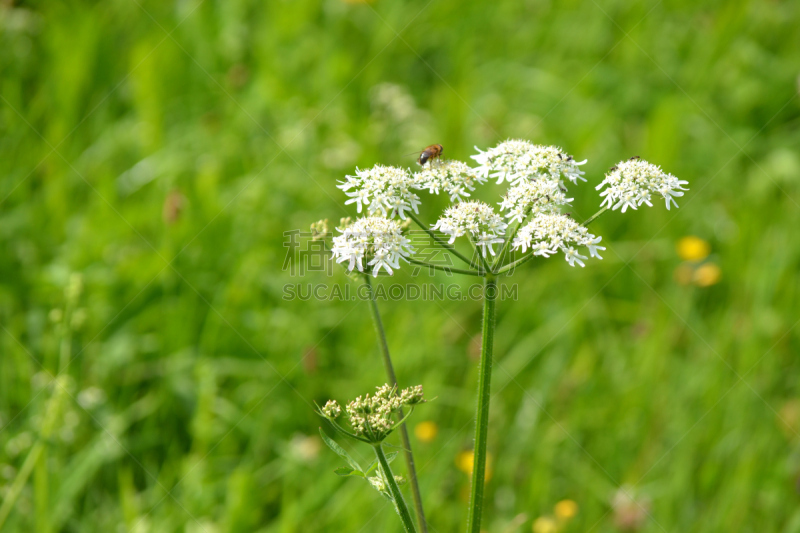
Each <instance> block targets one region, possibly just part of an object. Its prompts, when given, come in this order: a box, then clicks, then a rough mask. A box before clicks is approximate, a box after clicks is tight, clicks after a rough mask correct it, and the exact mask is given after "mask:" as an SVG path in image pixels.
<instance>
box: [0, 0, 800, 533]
mask: <svg viewBox="0 0 800 533" xmlns="http://www.w3.org/2000/svg"><path fill="white" fill-rule="evenodd" d="M0 6H1V7H0V45H2V51H0V95H2V99H1V100H0V201H2V203H1V204H0V325H2V330H3V331H0V354H2V355H0V428H2V429H0V497H2V499H3V500H5V499H6V498H8V496H9V494H10V493H11V492H12V490H13V489H12V484H13V482H14V480H15V479H18V475H19V473H20V470H21V469H22V468H23V465H24V462H25V458H26V457H28V456H29V454H30V451H31V449H33V448H34V447H36V446H37V445H38V446H40V449H41V454H40V455H39V456H38V459H37V461H36V462H35V464H34V465H33V470H32V474H31V476H30V478H29V479H28V481H27V483H26V484H25V485H24V486H23V487H21V492H20V493H19V497H18V498H17V499H16V500H15V503H14V505H13V508H12V509H11V513H10V515H9V517H8V520H7V521H6V523H5V525H4V528H3V531H14V532H17V531H19V532H28V531H37V532H55V531H71V532H72V531H74V532H95V531H98V532H99V531H102V532H108V531H131V532H143V531H185V532H192V533H194V532H198V533H199V532H208V533H210V532H222V531H231V532H239V531H260V532H291V531H303V532H312V531H353V532H359V531H362V532H367V531H399V522H398V521H397V519H396V517H395V516H394V513H393V511H392V510H391V509H390V508H389V507H388V506H387V505H386V504H385V502H384V501H383V500H382V498H381V497H380V496H379V495H378V494H377V493H375V492H374V491H372V490H371V489H370V488H369V487H368V486H367V485H366V484H365V483H359V482H358V481H357V480H353V479H343V478H338V477H337V476H335V475H334V474H333V473H332V470H333V469H334V468H335V467H337V466H339V464H338V463H337V458H336V457H335V456H334V455H333V453H330V452H329V451H328V450H327V449H324V448H321V447H320V441H319V438H318V437H317V436H316V433H317V428H318V426H320V425H321V423H320V420H319V418H318V417H317V416H316V415H315V414H314V412H313V403H312V402H313V401H317V402H323V401H324V400H326V399H327V398H330V397H335V398H338V399H339V400H344V399H347V398H350V397H353V396H355V395H358V394H362V393H364V392H367V391H369V390H370V389H371V388H372V387H373V386H374V385H375V384H377V383H382V382H383V381H384V377H383V369H382V366H381V363H380V358H379V354H378V351H377V344H376V340H375V338H374V334H373V330H372V325H371V323H370V319H369V314H368V309H367V307H366V305H364V304H363V303H358V302H331V301H315V300H313V299H312V300H308V301H301V300H295V301H289V302H287V301H284V300H283V299H282V297H283V294H284V293H283V287H284V285H285V284H287V283H298V282H301V281H302V282H303V283H309V282H325V283H333V282H337V283H342V284H345V283H352V282H351V281H349V280H348V278H347V277H345V276H344V275H343V274H342V272H341V270H340V269H339V270H336V271H335V272H336V274H335V276H334V279H328V278H326V277H325V276H324V275H322V274H320V273H312V274H309V275H307V276H306V277H305V278H293V277H291V276H290V274H289V272H288V271H285V270H283V269H282V267H283V265H284V260H285V256H286V252H287V248H285V246H284V243H285V237H284V231H286V230H290V229H302V230H305V229H306V228H307V227H308V224H309V222H311V221H312V220H316V219H319V218H325V217H329V218H331V219H332V220H338V218H339V217H341V216H347V215H355V210H354V209H345V208H344V207H343V205H342V204H343V199H344V196H343V194H342V193H341V191H339V190H338V189H336V188H335V185H336V180H337V179H341V177H342V176H343V175H344V174H345V173H349V172H352V170H353V169H354V167H355V166H356V165H360V166H370V165H372V164H374V163H376V162H382V163H386V164H402V165H411V164H413V156H406V157H404V154H406V153H408V152H412V151H414V150H418V149H420V148H421V147H423V146H425V145H427V144H431V143H434V142H436V143H442V144H443V145H444V146H445V151H446V155H448V156H450V157H455V158H459V159H467V158H468V156H469V155H470V154H471V153H474V150H473V145H477V146H479V147H481V148H484V149H485V148H486V147H488V146H493V145H494V144H495V143H497V142H499V141H501V140H504V139H505V138H508V137H522V138H527V139H531V140H532V141H534V142H537V143H543V144H558V145H560V146H562V147H563V148H564V149H565V150H566V151H568V152H569V153H572V154H575V156H576V157H577V158H578V159H583V158H588V160H589V162H588V164H587V165H586V166H585V167H584V169H585V170H586V171H587V177H588V178H589V183H587V184H583V185H581V186H579V187H577V188H572V190H571V191H572V192H574V196H575V197H576V202H575V209H574V211H573V213H574V214H575V216H576V217H577V218H585V217H587V216H589V215H590V214H591V213H593V212H594V211H595V210H596V209H597V206H598V205H599V201H600V199H599V198H598V197H597V194H596V191H594V188H593V186H594V185H595V184H597V183H598V182H599V181H600V180H601V179H602V178H601V176H602V174H603V172H604V171H605V170H606V169H607V168H608V167H610V166H612V165H613V164H614V163H616V162H617V161H619V160H621V159H624V158H627V157H630V156H632V155H641V156H642V157H643V158H646V159H648V160H650V161H652V162H655V163H658V164H661V165H663V167H664V168H665V169H666V170H667V171H669V172H672V173H673V174H675V175H677V176H679V177H680V178H681V179H687V180H689V182H690V187H691V191H690V192H689V193H687V196H686V197H684V199H683V201H682V202H680V205H681V208H680V209H679V210H677V211H676V210H672V211H666V210H665V209H664V208H663V206H662V205H657V206H656V207H654V208H652V209H641V210H639V211H637V212H628V213H626V214H625V215H621V214H619V213H614V214H607V215H604V216H603V217H601V218H600V219H599V220H598V221H597V222H596V223H595V225H593V226H592V228H593V231H596V232H598V233H599V234H601V235H603V236H604V243H605V242H607V245H608V247H609V249H608V250H607V252H606V254H605V257H606V259H605V260H604V261H602V262H597V261H594V262H591V263H590V264H589V266H587V268H586V269H570V268H569V267H568V266H567V265H566V263H565V262H564V261H563V260H561V259H552V260H550V261H535V262H533V263H529V264H528V265H526V268H524V269H521V270H520V271H518V273H517V274H516V275H515V276H514V277H513V278H512V279H509V280H506V281H505V282H504V283H506V284H510V283H517V284H518V289H519V293H518V294H519V299H518V301H515V302H503V303H501V304H500V306H499V315H498V318H499V326H498V330H497V336H496V339H497V340H496V349H495V352H496V357H497V361H496V366H495V371H494V376H495V377H494V392H495V395H494V397H493V405H492V411H491V424H492V425H491V430H490V450H491V453H492V459H493V460H492V467H491V468H492V477H491V480H490V481H489V483H488V496H487V509H486V512H485V516H486V520H485V529H486V531H488V532H491V533H503V532H509V533H510V532H513V531H531V527H532V523H533V521H534V519H536V518H537V517H543V516H548V515H551V514H552V513H553V506H554V505H555V503H556V502H558V501H560V500H563V499H570V500H574V501H575V502H576V503H577V504H578V508H579V511H578V514H577V515H576V516H575V517H574V518H572V519H571V520H570V521H569V522H568V523H565V524H562V525H561V526H560V527H561V528H562V529H561V530H562V531H576V532H577V531H592V532H605V531H651V532H656V531H670V532H672V531H682V532H683V531H697V532H700V531H702V532H710V531H726V532H727V531H742V532H747V531H754V532H755V531H758V532H763V531H776V532H778V531H780V532H796V531H800V505H798V504H799V503H800V501H799V500H800V498H799V497H798V488H797V486H798V480H799V479H800V446H799V444H800V438H798V437H799V436H800V397H798V377H800V373H799V371H800V365H798V357H797V355H798V349H799V348H800V339H799V337H798V335H800V331H799V330H798V329H797V328H796V327H795V326H796V325H797V320H798V318H799V316H798V315H800V313H798V311H800V307H799V306H798V301H799V300H798V296H800V290H799V289H800V288H799V287H798V266H800V233H798V227H800V154H798V147H799V144H798V143H799V142H800V108H799V107H798V99H797V96H796V95H797V92H798V83H799V81H798V75H800V66H798V65H800V40H798V39H797V26H798V24H800V16H799V15H800V13H798V12H799V11H800V4H798V3H797V2H788V1H777V0H776V1H766V2H756V1H744V0H729V1H710V2H689V1H680V0H670V1H648V2H625V1H621V0H597V1H578V0H565V1H561V2H551V1H549V0H530V1H528V0H526V1H520V2H512V1H501V2H491V3H485V4H484V3H477V2H476V3H467V2H454V1H442V0H440V1H437V2H433V1H431V2H428V1H427V0H419V1H417V0H414V1H411V2H404V3H401V2H391V1H387V0H376V1H375V2H373V3H358V2H350V3H348V2H343V1H341V0H294V1H291V2H289V1H284V0H276V1H273V2H256V1H251V0H229V1H212V0H205V1H198V0H187V1H181V2H155V1H142V0H110V1H107V2H102V3H95V2H86V1H69V2H63V3H61V2H44V1H32V2H22V3H18V2H14V1H11V2H9V1H8V0H5V1H4V2H0ZM500 192H501V189H499V188H497V187H496V186H488V185H487V186H486V187H484V188H483V189H482V190H481V192H480V196H481V197H482V198H484V199H486V200H487V201H493V202H494V201H498V200H499V196H498V195H499V194H500ZM443 206H444V203H443V200H442V198H434V199H427V198H426V203H425V204H424V205H423V208H422V215H423V217H424V218H425V219H426V220H429V221H433V220H435V218H436V216H437V213H438V212H439V211H440V210H441V208H442V207H443ZM348 207H352V206H348ZM687 235H696V236H698V237H700V238H702V239H703V240H705V241H707V242H708V243H709V244H710V247H711V255H710V256H709V257H708V258H707V259H705V260H704V261H705V263H706V264H707V265H709V264H713V265H716V266H718V267H719V272H720V277H719V279H715V276H712V279H711V280H710V282H706V283H699V284H698V283H692V282H691V281H690V280H689V278H691V269H692V268H694V267H693V266H691V265H687V264H684V263H682V260H681V258H680V257H679V255H678V254H677V253H676V244H677V243H678V241H679V239H681V238H682V237H684V236H687ZM687 269H689V271H688V272H689V275H688V277H687V275H686V272H687ZM408 270H409V269H404V272H401V273H399V274H398V275H397V276H396V280H391V281H392V282H395V281H397V282H403V283H405V282H408V281H410V278H409V277H408ZM73 273H80V274H81V276H82V279H83V291H82V293H81V294H80V297H79V298H78V300H77V301H76V304H75V308H74V309H73V310H71V311H68V312H67V317H66V318H65V317H64V307H65V296H64V291H65V288H66V287H67V286H68V284H69V280H70V279H71V277H72V275H73ZM73 279H74V278H73ZM418 281H420V280H418ZM422 281H435V282H437V283H439V282H442V283H458V284H461V285H463V286H465V287H466V286H467V285H468V284H469V283H471V282H472V280H469V279H466V280H465V279H462V278H460V277H454V278H451V279H450V278H446V277H444V276H441V275H440V276H436V278H435V280H428V279H425V278H424V277H423V279H422ZM382 282H383V283H384V284H387V283H389V281H388V280H386V279H383V280H382ZM381 307H382V311H383V313H384V319H385V322H386V325H387V330H388V336H389V343H390V346H391V348H392V349H393V352H394V357H395V362H396V366H397V372H398V376H399V379H400V381H401V384H405V385H408V384H413V383H422V384H424V386H425V388H426V391H427V394H428V395H429V396H438V399H437V400H436V401H435V402H433V403H431V404H428V405H426V406H423V408H421V409H419V410H418V413H417V414H415V417H414V419H413V420H412V421H411V422H410V426H411V429H412V433H414V431H413V430H414V429H419V428H417V427H416V426H417V425H418V424H419V423H421V422H423V421H425V422H431V423H432V424H426V425H425V426H423V427H425V428H427V429H428V430H429V431H427V432H425V431H417V432H416V433H417V434H418V437H412V439H413V445H414V448H415V453H416V454H417V463H418V465H419V469H420V477H421V483H422V491H423V495H424V498H425V505H426V510H427V513H428V516H429V520H430V523H431V530H432V531H433V532H445V531H457V530H459V529H460V528H461V527H463V522H464V517H465V509H466V495H467V492H468V483H469V480H468V476H467V474H466V473H464V472H463V471H462V470H460V469H459V457H460V455H459V454H461V453H462V452H464V451H468V450H469V449H470V448H471V441H472V433H473V427H472V423H471V421H472V416H473V409H474V405H473V404H474V390H475V384H476V380H477V376H476V361H475V355H476V354H475V352H476V349H475V346H476V344H475V343H476V339H477V337H476V335H477V334H479V331H480V327H479V324H480V306H479V303H478V302H453V301H443V302H439V303H435V302H423V301H415V302H406V301H400V302H386V303H383V304H382V305H381ZM59 319H60V320H59ZM67 319H69V321H70V324H69V325H68V327H66V328H65V324H64V321H65V320H67ZM65 331H70V332H71V334H70V335H71V336H68V337H66V340H65V335H64V333H65ZM63 353H66V358H67V359H69V360H71V363H70V364H69V365H68V366H67V367H66V372H65V374H66V375H68V379H63V381H62V384H63V386H54V385H53V383H52V380H51V376H53V375H55V374H56V373H57V372H58V370H59V358H60V357H63V355H60V354H63ZM61 390H63V391H66V392H65V393H64V394H61V395H59V391H61ZM54 399H56V400H57V401H58V410H57V411H52V410H51V416H54V417H55V420H54V421H53V422H52V423H51V424H50V425H51V426H52V427H51V428H50V429H49V430H46V431H45V429H46V426H47V425H48V422H47V416H46V415H47V414H48V409H51V407H49V406H52V405H53V402H55V401H56V400H54ZM431 428H437V429H438V431H437V432H436V434H435V436H432V433H433V432H432V431H430V429H431ZM420 436H421V437H423V438H419V437H420ZM37 443H39V444H37ZM353 452H354V453H356V454H357V455H358V454H361V455H362V456H364V457H366V455H367V452H368V450H363V449H358V448H353ZM621 487H626V488H625V489H624V492H621V491H620V488H621ZM406 490H407V489H406ZM624 494H630V495H633V496H634V498H635V500H636V502H635V503H632V502H631V501H625V498H624ZM645 511H647V512H646V513H645ZM541 524H542V522H540V525H541Z"/></svg>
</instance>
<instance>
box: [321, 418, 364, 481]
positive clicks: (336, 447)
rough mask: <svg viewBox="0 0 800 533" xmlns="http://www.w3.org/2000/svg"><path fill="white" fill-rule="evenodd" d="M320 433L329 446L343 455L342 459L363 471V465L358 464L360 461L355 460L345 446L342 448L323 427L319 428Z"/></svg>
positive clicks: (355, 468) (340, 455) (354, 468)
mask: <svg viewBox="0 0 800 533" xmlns="http://www.w3.org/2000/svg"><path fill="white" fill-rule="evenodd" d="M319 434H320V436H321V437H322V441H323V442H324V443H325V444H327V445H328V448H330V449H331V450H333V451H334V452H335V453H336V455H338V456H339V457H341V458H342V459H344V460H345V461H347V464H349V465H350V466H351V467H352V469H353V470H357V471H358V472H359V473H363V470H361V467H360V466H359V465H358V463H357V462H356V461H355V459H353V458H352V457H350V454H349V453H347V452H346V451H344V448H342V447H341V446H339V445H338V444H336V442H335V441H334V440H333V439H331V438H330V437H328V436H327V435H326V434H325V432H324V431H322V428H319ZM337 474H338V473H337ZM338 475H342V474H338Z"/></svg>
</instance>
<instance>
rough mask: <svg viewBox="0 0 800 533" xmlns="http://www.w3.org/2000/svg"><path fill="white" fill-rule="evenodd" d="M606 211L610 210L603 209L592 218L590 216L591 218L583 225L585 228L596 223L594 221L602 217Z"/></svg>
mask: <svg viewBox="0 0 800 533" xmlns="http://www.w3.org/2000/svg"><path fill="white" fill-rule="evenodd" d="M606 211H608V208H607V207H604V208H603V209H601V210H600V211H598V212H597V213H595V214H594V215H592V216H590V217H589V218H587V219H586V221H585V222H584V223H583V225H584V226H588V225H589V224H591V223H592V222H594V220H595V219H596V218H597V217H599V216H600V215H602V214H603V213H605V212H606Z"/></svg>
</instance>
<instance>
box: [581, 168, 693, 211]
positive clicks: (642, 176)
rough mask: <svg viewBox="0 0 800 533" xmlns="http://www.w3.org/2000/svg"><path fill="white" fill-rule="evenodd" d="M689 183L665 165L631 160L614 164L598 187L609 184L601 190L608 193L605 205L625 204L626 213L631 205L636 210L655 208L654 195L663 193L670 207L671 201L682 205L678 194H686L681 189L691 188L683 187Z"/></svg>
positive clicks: (612, 206) (621, 205)
mask: <svg viewBox="0 0 800 533" xmlns="http://www.w3.org/2000/svg"><path fill="white" fill-rule="evenodd" d="M688 183H689V182H688V181H684V180H679V179H678V178H676V177H675V176H673V175H672V174H667V173H666V172H664V171H663V170H661V167H659V166H656V165H653V164H651V163H648V162H647V161H644V160H642V159H629V160H628V161H622V162H621V163H618V164H617V166H615V167H612V170H611V172H609V173H608V174H606V177H605V179H604V180H603V181H602V182H601V183H600V185H598V186H597V187H596V189H597V190H598V191H599V190H600V189H602V188H603V186H606V189H605V190H604V191H603V192H601V193H600V196H605V199H604V200H603V202H602V203H601V204H600V205H601V206H603V207H610V208H611V209H617V208H618V207H621V208H622V212H623V213H624V212H625V211H626V210H627V209H628V208H629V207H630V208H632V209H636V208H637V207H639V206H640V205H642V204H647V205H649V206H650V207H653V204H652V203H651V202H650V200H651V195H653V194H658V195H660V196H661V198H663V199H664V200H665V201H666V202H667V209H669V208H670V203H672V204H675V207H678V204H677V202H675V197H680V196H683V192H681V191H688V190H689V189H684V188H683V186H684V185H687V184H688Z"/></svg>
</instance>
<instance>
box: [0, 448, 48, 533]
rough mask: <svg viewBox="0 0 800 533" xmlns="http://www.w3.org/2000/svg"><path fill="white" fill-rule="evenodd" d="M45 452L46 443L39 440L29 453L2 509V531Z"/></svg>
mask: <svg viewBox="0 0 800 533" xmlns="http://www.w3.org/2000/svg"><path fill="white" fill-rule="evenodd" d="M43 451H44V442H42V441H41V439H40V440H38V441H37V442H36V444H34V445H33V448H31V451H30V452H28V457H26V458H25V462H24V463H22V468H21V469H20V471H19V473H18V474H17V477H16V478H15V479H14V483H13V484H12V485H11V490H9V491H8V493H7V494H6V497H5V499H4V500H3V506H2V507H0V529H2V528H3V524H4V523H5V521H6V518H8V515H9V513H10V512H11V508H12V507H13V506H14V503H15V502H16V501H17V498H18V497H19V495H20V493H21V492H22V489H23V488H25V483H26V482H27V481H28V476H30V475H31V472H32V471H33V467H34V466H36V463H37V462H38V460H39V456H40V455H41V454H42V452H43Z"/></svg>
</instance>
